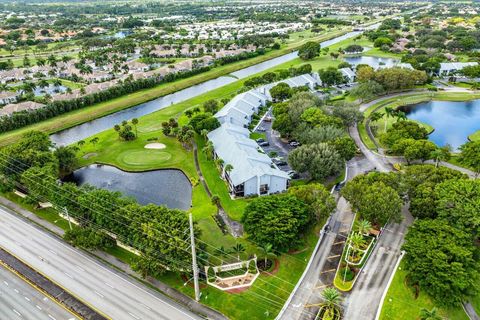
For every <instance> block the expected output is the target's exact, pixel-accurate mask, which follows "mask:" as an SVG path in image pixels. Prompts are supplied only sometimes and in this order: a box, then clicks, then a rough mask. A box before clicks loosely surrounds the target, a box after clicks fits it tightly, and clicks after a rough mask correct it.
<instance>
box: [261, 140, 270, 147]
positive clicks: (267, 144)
mask: <svg viewBox="0 0 480 320" xmlns="http://www.w3.org/2000/svg"><path fill="white" fill-rule="evenodd" d="M258 145H259V146H260V147H268V146H269V145H270V143H268V141H263V142H259V143H258Z"/></svg>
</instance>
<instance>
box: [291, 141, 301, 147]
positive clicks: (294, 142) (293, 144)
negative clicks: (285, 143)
mask: <svg viewBox="0 0 480 320" xmlns="http://www.w3.org/2000/svg"><path fill="white" fill-rule="evenodd" d="M289 144H290V146H291V147H294V148H296V147H298V146H300V142H297V141H292V142H290V143H289Z"/></svg>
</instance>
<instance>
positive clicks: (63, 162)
mask: <svg viewBox="0 0 480 320" xmlns="http://www.w3.org/2000/svg"><path fill="white" fill-rule="evenodd" d="M54 155H55V157H56V158H57V160H58V169H59V171H60V172H59V173H60V177H64V176H66V175H69V174H70V173H72V172H73V170H74V169H75V168H76V167H77V165H78V159H77V156H76V154H75V151H74V150H73V148H72V147H64V146H60V147H58V148H56V149H55V152H54Z"/></svg>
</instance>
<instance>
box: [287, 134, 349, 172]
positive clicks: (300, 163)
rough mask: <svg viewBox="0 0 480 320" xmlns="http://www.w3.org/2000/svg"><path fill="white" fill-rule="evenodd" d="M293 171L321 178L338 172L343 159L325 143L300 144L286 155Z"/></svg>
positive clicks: (341, 166)
mask: <svg viewBox="0 0 480 320" xmlns="http://www.w3.org/2000/svg"><path fill="white" fill-rule="evenodd" d="M288 162H289V163H290V165H291V166H292V168H293V169H294V170H295V171H298V172H301V173H304V172H306V173H308V174H309V175H310V177H311V178H312V179H315V180H323V179H325V178H327V177H330V176H333V175H336V174H338V173H339V172H340V171H341V170H342V168H343V163H344V161H343V159H342V157H341V156H340V154H338V152H337V151H336V150H335V149H334V148H333V147H331V146H330V145H328V144H327V143H315V144H309V145H302V146H300V147H298V148H296V149H295V150H293V151H292V152H291V153H290V154H289V156H288Z"/></svg>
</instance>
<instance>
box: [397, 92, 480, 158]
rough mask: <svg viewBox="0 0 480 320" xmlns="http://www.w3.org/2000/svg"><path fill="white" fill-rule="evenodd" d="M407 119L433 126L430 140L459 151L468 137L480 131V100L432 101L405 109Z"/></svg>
mask: <svg viewBox="0 0 480 320" xmlns="http://www.w3.org/2000/svg"><path fill="white" fill-rule="evenodd" d="M404 110H405V112H406V113H407V117H408V118H409V119H412V120H417V121H420V122H423V123H426V124H429V125H431V126H432V127H433V128H434V129H435V130H434V131H433V132H432V133H431V134H430V136H429V139H430V140H431V141H433V142H435V144H437V145H438V146H445V145H446V144H449V145H451V146H452V148H453V149H454V150H457V149H458V147H460V146H461V145H462V144H464V143H465V142H467V141H468V136H469V135H471V134H472V133H474V132H475V131H477V130H480V100H472V101H463V102H449V101H430V102H425V103H420V104H417V105H413V106H409V107H406V108H404Z"/></svg>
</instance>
